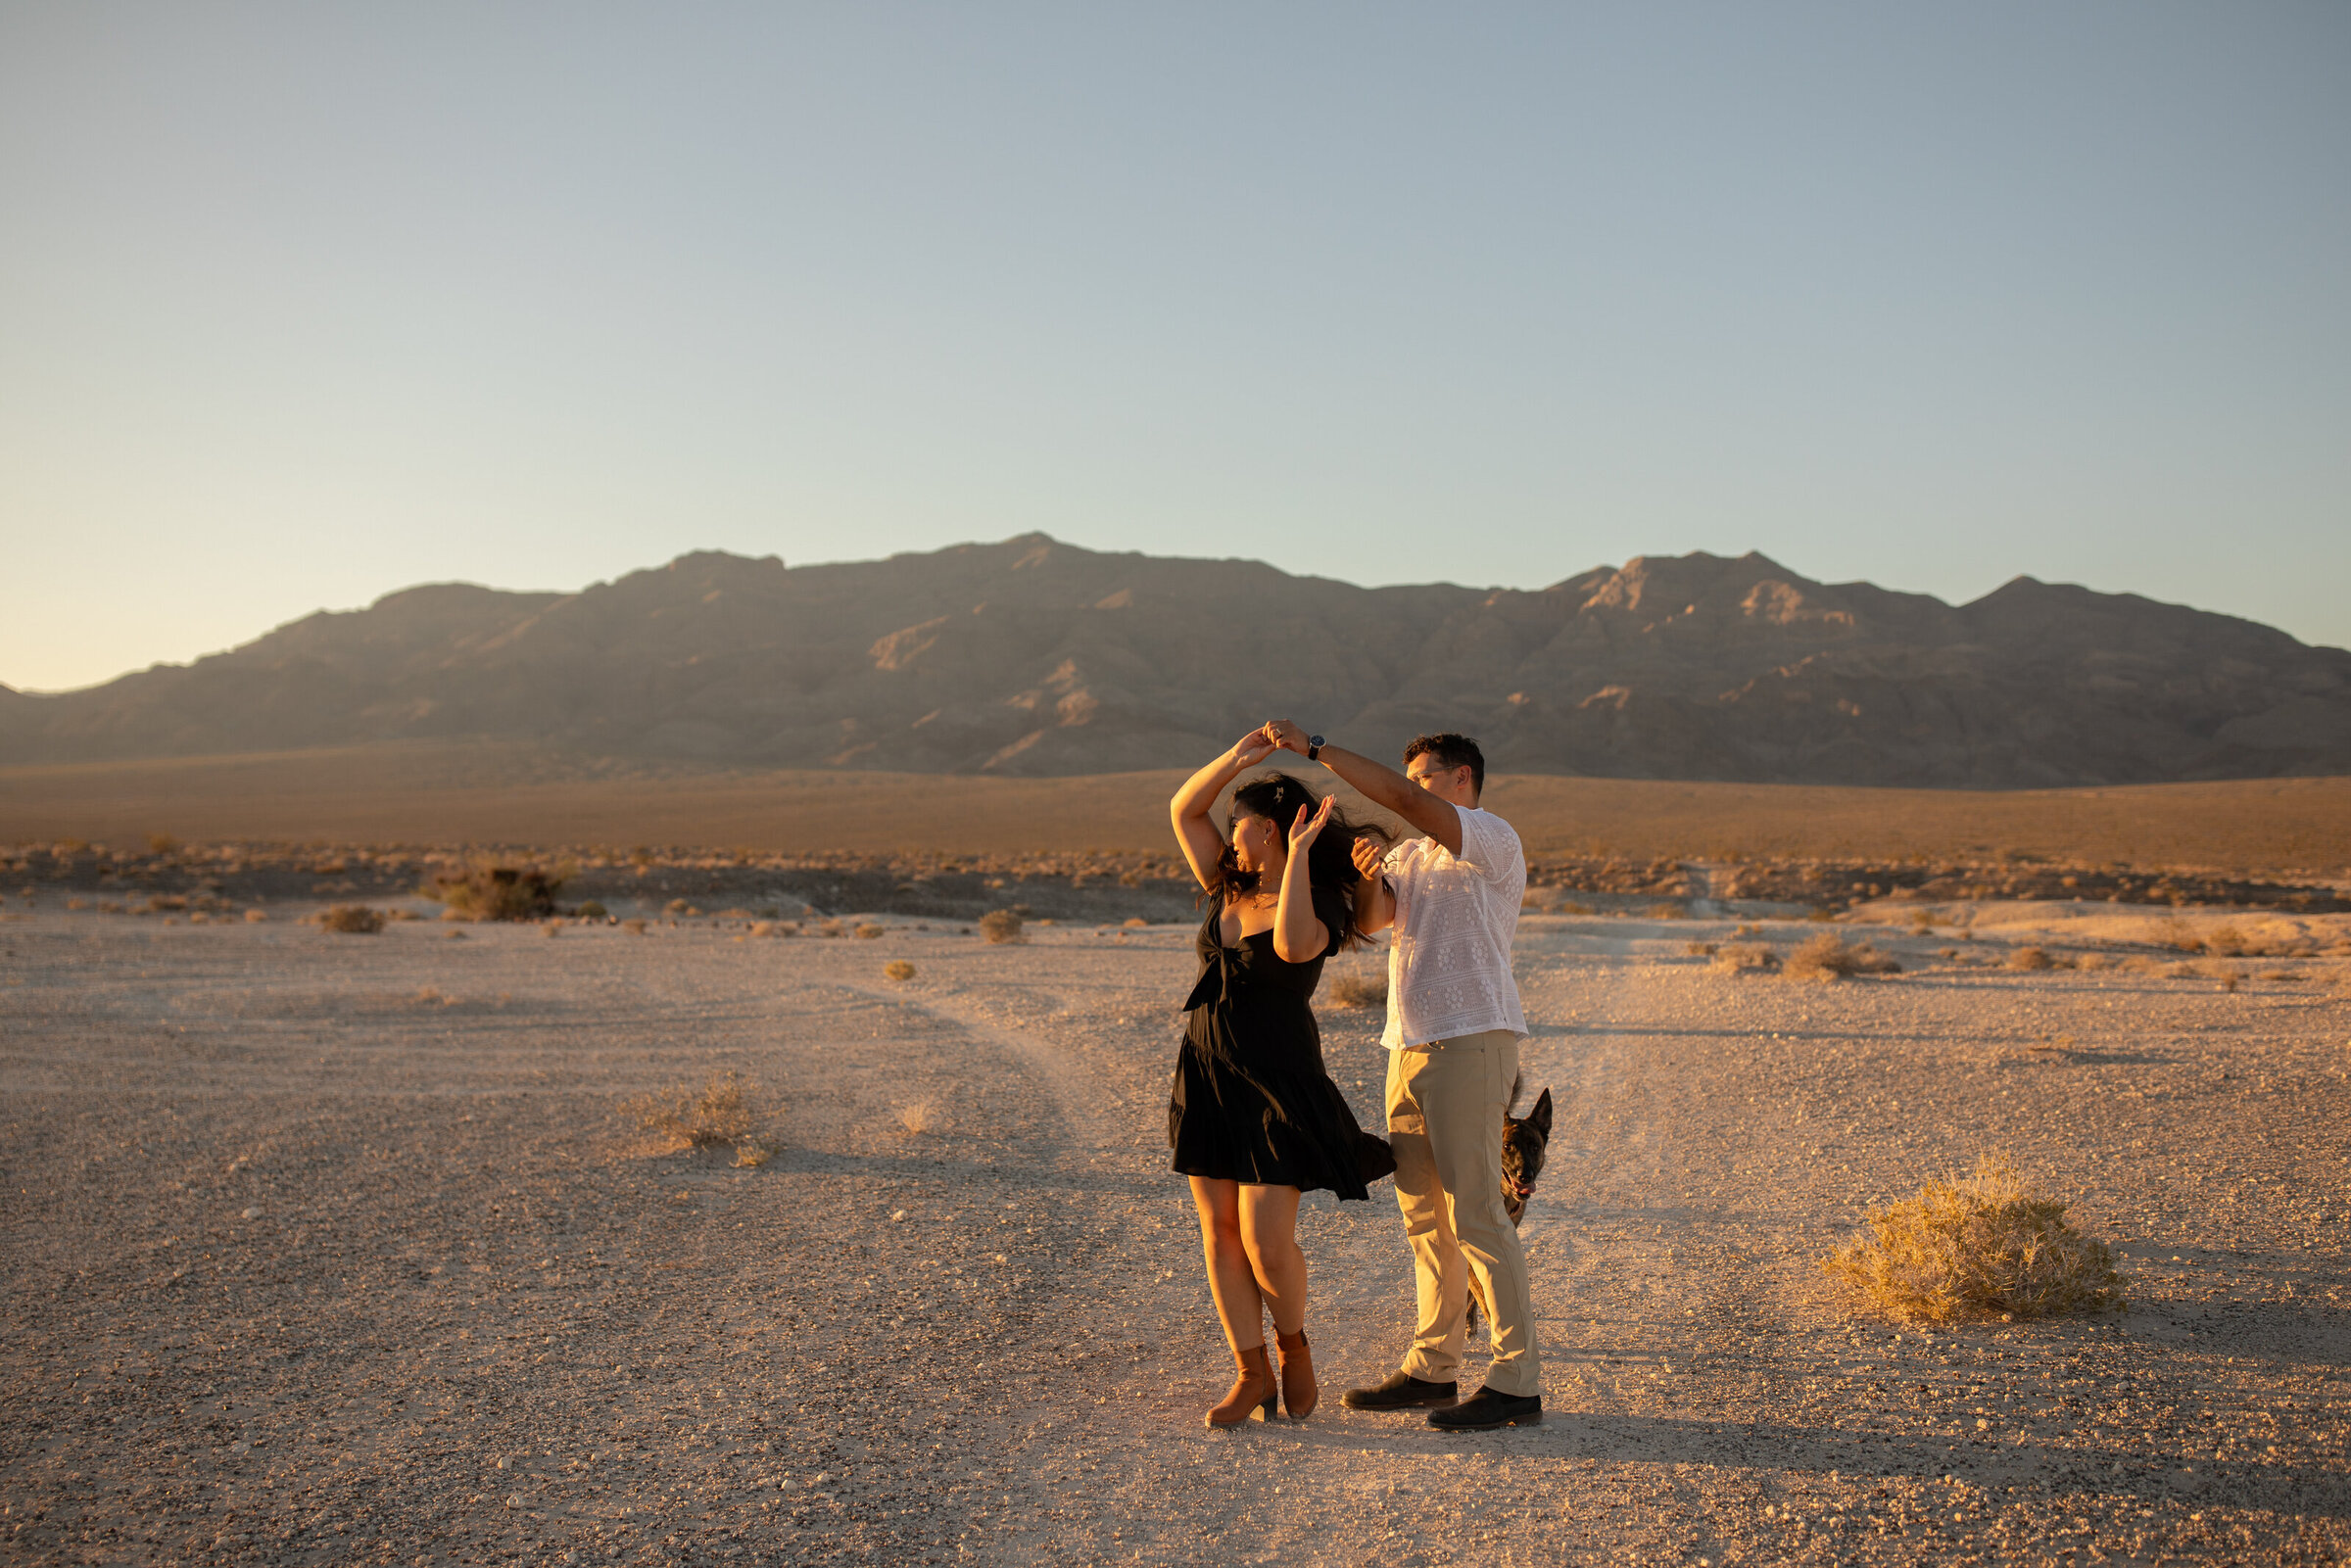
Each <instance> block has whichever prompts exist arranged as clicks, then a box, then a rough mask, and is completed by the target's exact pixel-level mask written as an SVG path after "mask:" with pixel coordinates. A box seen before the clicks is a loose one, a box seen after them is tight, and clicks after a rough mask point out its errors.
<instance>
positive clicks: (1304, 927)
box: [1273, 795, 1338, 964]
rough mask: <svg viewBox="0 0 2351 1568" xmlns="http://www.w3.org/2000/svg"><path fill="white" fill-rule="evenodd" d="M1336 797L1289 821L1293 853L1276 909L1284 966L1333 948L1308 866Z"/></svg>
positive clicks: (1276, 949) (1277, 948)
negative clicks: (1318, 912)
mask: <svg viewBox="0 0 2351 1568" xmlns="http://www.w3.org/2000/svg"><path fill="white" fill-rule="evenodd" d="M1337 803H1338V797H1337V796H1336V795H1324V796H1323V797H1322V804H1321V805H1319V806H1318V807H1316V808H1315V809H1314V810H1313V811H1312V812H1311V813H1310V812H1309V811H1308V810H1307V809H1306V808H1305V807H1304V806H1300V807H1299V808H1298V815H1297V816H1295V817H1293V818H1291V819H1290V853H1289V858H1288V859H1287V860H1285V861H1284V862H1282V867H1281V901H1280V902H1279V903H1278V904H1276V905H1275V906H1274V909H1273V955H1274V957H1276V958H1278V959H1280V960H1281V961H1282V962H1283V963H1284V964H1304V963H1305V962H1307V961H1308V960H1309V959H1313V958H1319V957H1320V956H1321V954H1322V953H1323V951H1324V950H1325V949H1326V948H1328V947H1329V946H1330V939H1331V930H1330V927H1327V926H1325V925H1323V924H1322V918H1321V917H1320V916H1319V915H1317V914H1316V913H1315V883H1314V878H1313V875H1312V868H1310V867H1309V865H1308V864H1307V863H1308V861H1309V860H1310V859H1312V858H1313V857H1312V856H1311V855H1310V854H1309V851H1311V850H1312V849H1313V848H1314V847H1315V840H1316V839H1317V838H1319V837H1320V836H1321V835H1322V830H1323V829H1324V828H1325V827H1326V826H1328V825H1329V822H1330V810H1331V807H1332V806H1334V805H1336V804H1337Z"/></svg>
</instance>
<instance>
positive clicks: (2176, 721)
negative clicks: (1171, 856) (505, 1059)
mask: <svg viewBox="0 0 2351 1568" xmlns="http://www.w3.org/2000/svg"><path fill="white" fill-rule="evenodd" d="M1275 713H1281V714H1287V715H1290V716H1294V717H1296V718H1298V719H1300V720H1301V721H1302V722H1305V723H1308V724H1310V725H1312V726H1314V727H1316V728H1319V729H1320V730H1322V731H1323V732H1324V733H1326V734H1328V735H1330V736H1333V737H1334V738H1344V739H1345V740H1346V741H1347V742H1348V743H1350V744H1352V745H1354V746H1356V747H1357V748H1358V749H1362V750H1365V751H1368V752H1373V753H1376V754H1390V753H1393V752H1394V751H1395V750H1396V749H1397V748H1398V747H1399V746H1400V745H1401V743H1402V742H1403V740H1404V739H1405V738H1406V737H1407V736H1411V735H1412V734H1414V733H1415V732H1417V731H1422V730H1430V729H1459V730H1463V731H1466V732H1468V733H1470V734H1472V735H1475V736H1478V737H1479V738H1480V740H1481V741H1482V742H1483V743H1484V744H1485V746H1486V748H1487V753H1488V756H1489V758H1490V759H1491V761H1492V762H1493V764H1494V766H1495V767H1496V768H1498V769H1510V770H1515V771H1521V772H1533V773H1581V774H1592V775H1601V776H1611V777H1631V778H1680V779H1717V780H1731V781H1744V782H1757V783H1806V784H1905V785H1930V786H1946V787H1948V786H1964V787H1979V788H2004V787H2021V786H2054V785H2070V784H2126V783H2155V782H2162V781H2167V780H2185V779H2214V778H2231V777H2268V776H2278V775H2286V774H2313V773H2347V772H2351V652H2346V651H2344V650H2342V649H2338V648H2319V647H2310V646H2306V645H2304V644H2303V643H2301V642H2298V641H2295V640H2294V639H2292V638H2290V637H2288V636H2286V635H2285V634H2284V633H2282V632H2279V631H2277V630H2275V629H2273V628H2269V627H2265V626H2261V625H2258V624H2256V623H2253V622H2249V621H2244V620H2239V619H2235V618H2233V617H2230V616H2225V615H2218V614H2213V613H2210V612H2206V611H2200V610H2194V609H2189V608H2185V607H2183V606H2179V605H2171V604H2162V603H2157V602H2155V601H2152V600H2148V599H2144V598H2140V597H2137V596H2135V595H2132V594H2099V593H2094V592H2092V591H2090V590H2087V589H2084V588H2077V587H2070V586H2064V585H2052V584H2044V583H2040V582H2037V581H2035V580H2033V579H2031V578H2018V579H2015V580H2014V581H2012V582H2010V583H2008V584H2007V585H2006V586H2004V587H2002V588H2000V589H1999V590H1997V591H1996V592H1994V593H1992V594H1987V595H1986V596H1984V597H1983V598H1980V599H1977V600H1975V601H1974V602H1972V603H1969V604H1964V605H1951V604H1946V603H1944V602H1943V601H1942V600H1940V599H1937V598H1934V597H1932V596H1930V595H1926V594H1897V593H1891V592H1889V591H1887V590H1884V589H1880V588H1877V587H1874V586H1872V585H1870V584H1867V583H1844V584H1835V585H1829V584H1822V583H1817V582H1813V581H1811V580H1809V579H1807V578H1804V577H1801V576H1799V575H1798V574H1796V573H1794V572H1791V571H1788V570H1787V569H1785V568H1783V567H1781V566H1779V565H1778V564H1777V563H1775V562H1773V561H1771V560H1770V559H1768V558H1766V557H1764V556H1762V555H1758V554H1752V553H1751V554H1748V555H1743V556H1740V557H1737V558H1736V559H1729V558H1724V557H1720V556H1714V555H1707V554H1691V555H1684V556H1678V557H1662V558H1646V557H1644V558H1636V559H1634V560H1632V561H1629V562H1627V563H1626V564H1625V565H1623V566H1621V567H1602V568H1598V569H1595V570H1593V571H1590V572H1586V573H1584V574H1582V575H1580V576H1577V577H1574V578H1570V579H1568V580H1567V581H1565V582H1561V583H1558V584H1555V585H1553V586H1552V587H1550V588H1546V589H1541V590H1533V591H1520V590H1483V589H1470V588H1463V587H1458V586H1455V585H1451V584H1429V585H1415V586H1405V587H1390V588H1376V589H1366V588H1359V587H1356V586H1354V585H1352V584H1347V583H1341V582H1335V581H1332V580H1329V579H1325V578H1316V577H1299V576H1292V575H1290V574H1288V573H1284V572H1281V571H1278V570H1276V569H1274V568H1272V567H1271V566H1267V565H1265V564H1263V563H1260V562H1254V561H1237V560H1195V559H1180V558H1166V557H1158V556H1148V555H1142V554H1114V553H1106V552H1100V551H1094V550H1087V549H1082V548H1080V547H1077V546H1070V545H1065V544H1061V543H1059V542H1057V541H1054V540H1051V539H1049V538H1046V537H1045V536H1043V535H1024V536H1021V537H1019V538H1016V539H1011V540H1007V541H1004V542H1002V543H1000V544H993V545H967V546H956V547H954V548H950V549H944V550H938V551H934V552H928V553H921V554H905V555H897V556H892V557H889V558H888V559H886V560H876V561H858V562H847V563H839V564H828V565H818V566H803V567H796V568H793V567H787V566H786V565H785V564H784V563H783V562H782V561H780V560H778V559H776V558H775V557H773V556H769V557H764V558H760V559H750V558H746V557H744V556H738V555H730V554H725V553H720V552H709V551H705V552H696V553H693V554H688V555H683V556H680V557H679V558H678V559H676V560H674V561H672V562H670V563H669V564H668V565H667V566H665V567H660V568H655V569H651V570H648V571H642V572H636V573H632V574H630V575H629V576H627V577H624V578H621V579H620V580H618V581H616V582H613V583H609V584H598V585H596V586H594V587H591V588H589V589H586V590H584V591H582V592H580V593H576V594H523V593H505V592H501V591H496V590H491V589H485V588H478V587H474V586H471V585H464V584H437V585H432V586H428V587H421V588H413V589H408V590H405V591H403V592H400V593H396V594H388V595H386V596H385V597H383V598H381V599H378V600H377V601H376V602H375V603H374V604H372V605H370V606H368V607H367V608H366V609H363V610H356V611H349V612H331V613H330V612H323V611H322V612H320V613H318V614H315V615H312V616H309V617H306V618H304V619H302V620H300V621H296V622H293V623H291V624H289V625H287V626H284V627H280V628H278V629H277V630H276V631H273V632H271V633H269V634H267V635H266V636H264V637H262V638H259V639H257V640H256V641H252V642H249V643H247V644H245V645H243V646H241V647H238V648H235V649H233V650H231V651H229V652H226V653H221V654H216V655H213V656H210V657H207V658H204V659H200V660H197V661H196V662H195V663H193V664H190V665H186V666H158V667H156V668H154V669H150V670H146V671H142V672H139V673H137V674H133V675H127V676H124V677H122V678H120V680H117V681H113V682H109V683H107V684H106V685H104V686H99V687H94V688H90V689H85V690H81V691H72V692H65V693H58V694H32V693H24V692H16V691H10V690H8V689H6V688H0V756H4V757H5V759H6V760H8V761H11V762H39V761H70V760H88V759H100V758H129V757H146V756H168V755H198V754H219V753H230V752H251V751H273V750H299V749H303V748H307V747H312V746H323V745H348V744H352V743H355V742H364V741H368V740H377V739H397V738H412V737H424V736H432V737H448V736H498V737H501V738H506V739H531V740H535V741H539V742H543V743H545V744H548V745H550V746H553V747H557V748H561V749H564V750H568V751H576V752H582V753H588V754H595V755H608V756H619V757H639V758H655V757H658V758H670V759H681V760H683V759H692V760H695V761H697V762H700V763H705V764H710V765H719V766H728V765H744V766H750V765H757V766H769V767H772V766H787V767H838V768H856V769H886V770H903V771H912V772H994V773H1011V774H1028V775H1065V774H1078V773H1093V772H1108V771H1118V770H1127V769H1141V768H1158V767H1174V766H1184V765H1189V764H1191V763H1194V762H1197V761H1198V760H1200V759H1201V758H1203V757H1205V756H1207V755H1209V754H1211V753H1212V752H1213V751H1214V750H1215V749H1216V748H1217V747H1219V746H1222V745H1223V744H1225V743H1227V742H1229V741H1230V739H1231V738H1232V736H1235V735H1237V734H1238V733H1240V732H1241V731H1242V730H1243V729H1245V728H1246V727H1247V726H1248V725H1250V724H1252V723H1254V722H1256V721H1258V720H1260V719H1262V718H1265V717H1267V716H1269V715H1271V714H1275Z"/></svg>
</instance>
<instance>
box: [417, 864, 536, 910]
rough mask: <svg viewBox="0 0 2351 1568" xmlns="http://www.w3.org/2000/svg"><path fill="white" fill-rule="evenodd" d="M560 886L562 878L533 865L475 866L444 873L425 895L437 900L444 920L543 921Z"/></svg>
mask: <svg viewBox="0 0 2351 1568" xmlns="http://www.w3.org/2000/svg"><path fill="white" fill-rule="evenodd" d="M562 885H563V879H562V878H561V877H559V876H556V875H554V874H552V873H551V872H547V871H542V870H540V869H538V868H536V867H530V866H476V867H473V868H472V869H471V870H468V871H463V872H443V873H442V874H441V875H439V876H438V877H435V878H434V879H433V885H432V886H430V887H428V888H426V889H425V896H426V897H427V898H433V899H438V900H439V901H440V903H441V905H442V918H443V919H444V920H447V919H450V918H452V917H454V918H456V919H457V920H545V919H546V918H547V917H548V916H550V915H552V914H553V913H554V912H555V892H556V890H557V889H558V888H560V887H561V886H562Z"/></svg>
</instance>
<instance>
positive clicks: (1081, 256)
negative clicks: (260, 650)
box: [0, 0, 2351, 689]
mask: <svg viewBox="0 0 2351 1568" xmlns="http://www.w3.org/2000/svg"><path fill="white" fill-rule="evenodd" d="M1030 529H1042V530H1044V531H1046V532H1048V533H1051V534H1053V535H1055V536H1057V537H1059V538H1062V539H1065V540H1069V541H1071V542H1073V543H1076V544H1081V545H1085V546H1093V547H1097V548H1105V549H1142V550H1149V551H1153V552H1155V553H1165V554H1189V555H1246V556H1256V557H1260V558H1263V559H1267V560H1271V561H1272V562H1274V563H1275V564H1277V565H1280V566H1283V567H1285V568H1288V569H1291V570H1300V571H1316V572H1320V573H1323V574H1326V575H1330V576H1336V577H1343V578H1348V579H1351V580H1354V581H1358V582H1372V583H1378V582H1417V581H1429V580H1436V579H1448V580H1452V581H1455V582H1463V583H1472V584H1509V585H1514V586H1519V587H1540V586H1542V585H1544V584H1547V583H1551V582H1555V581H1557V580H1559V579H1560V578H1562V577H1565V576H1568V575H1570V574H1571V573H1574V572H1577V571H1580V570H1583V569H1585V568H1587V567H1591V566H1594V565H1599V564H1603V563H1608V562H1616V561H1621V560H1623V559H1625V558H1626V557H1629V556H1632V555H1637V554H1669V553H1678V552H1680V551H1684V550H1690V549H1710V550H1715V551H1718V552H1727V553H1736V552H1738V551H1741V550H1745V549H1749V548H1756V549H1761V550H1763V551H1765V552H1766V553H1768V554H1771V555H1773V556H1775V557H1777V558H1778V559H1780V560H1781V561H1783V562H1784V563H1785V564H1787V565H1789V566H1790V567H1792V568H1795V569H1797V570H1799V571H1801V572H1803V573H1806V574H1807V575H1811V576H1814V577H1820V578H1825V579H1829V580H1832V581H1841V580H1846V579H1851V578H1868V579H1871V580H1873V581H1876V582H1879V583H1882V584H1885V585H1887V586H1889V587H1894V588H1901V589H1910V590H1923V591H1927V592H1931V593H1935V594H1941V595H1943V596H1944V597H1946V598H1952V599H1966V598H1971V597H1974V596H1975V595H1977V594H1982V593H1985V592H1987V591H1988V590H1990V589H1991V588H1994V587H1996V586H1997V585H1998V584H1999V583H2001V582H2003V581H2005V580H2006V579H2007V578H2009V577H2011V576H2013V575H2016V574H2018V573H2030V574H2032V575H2034V576H2038V577H2041V578H2045V579H2051V580H2063V581H2071V582H2080V583H2085V584H2087V585H2089V586H2091V587H2094V588H2099V589H2107V590H2118V591H2120V590H2128V591H2132V592H2136V593H2142V594H2151V595H2153V596H2156V597H2159V598H2165V599H2173V600H2180V601H2184V602H2187V603H2192V604H2196V605H2200V606H2203V607H2206V608H2212V609H2221V610H2227V611H2230V612H2231V613H2234V614H2239V615H2246V616H2251V617H2254V618H2256V619H2260V620H2265V621H2269V622H2272V623H2273V624H2276V625H2279V626H2282V627H2284V628H2285V629H2286V630H2288V631H2290V632H2292V633H2294V634H2295V635H2296V636H2299V637H2301V638H2303V639H2304V640H2305V641H2319V642H2328V643H2333V644H2336V645H2344V644H2351V6H2344V5H2340V4H2331V3H2321V0H2312V3H2305V4H2275V5H2273V4H2242V5H2211V4H2203V3H2198V4H2193V5H2176V4H2161V3H2146V0H2129V3H2119V4H2100V3H2087V0H2086V3H2078V4H2066V5H2049V4H2046V3H2045V0H2034V3H2030V4H2015V5H2001V4H1967V5H1945V6H1938V7H1929V6H1907V5H1906V6H1882V5H1867V4H1850V5H1839V6H1805V5H1796V4H1772V5H1765V6H1728V5H1718V4H1709V5H1677V4H1671V3H1646V0H1645V3H1640V4H1632V3H1627V4H1623V5H1617V6H1612V7H1608V8H1606V9H1596V8H1580V7H1571V6H1561V5H1548V4H1547V5H1542V6H1533V5H1526V6H1511V5H1492V6H1479V7H1441V6H1431V5H1425V4H1413V5H1401V6H1382V5H1377V4H1356V3H1350V4H1346V5H1332V6H1327V7H1318V6H1312V5H1305V4H1297V5H1279V6H1264V5H1257V4H1252V5H1247V6H1230V7H1222V6H1215V5H1204V4H1195V3H1189V0H1187V3H1185V4H1181V5H1162V6H1139V5H1118V6H1102V5H1087V4H1078V3H1074V0H1073V3H1070V4H1066V5H1055V6H1032V5H1021V4H1011V3H1005V4H993V3H991V4H984V5H947V4H924V5H911V4H874V5H849V4H827V5H808V6H791V5H781V4H768V3H762V4H755V5H743V6H714V5H661V6H653V5H646V6H642V7H614V6H597V5H591V4H576V3H563V4H553V3H550V4H521V3H512V4H490V5H484V4H481V3H478V0H465V3H462V4H446V5H437V4H430V3H412V0H403V3H401V4H396V5H360V4H342V5H319V4H307V3H306V4H284V5H239V4H233V3H209V4H205V5H201V6H187V5H175V4H168V3H161V0H159V3H155V4H147V5H115V4H107V3H103V0H63V3H57V4H27V3H23V0H0V681H4V682H7V683H8V684H11V685H15V686H18V687H21V688H33V689H59V688H65V687H71V686H76V685H82V684H87V683H90V682H94V681H99V680H103V679H106V678H108V677H111V676H113V675H115V674H117V673H119V672H120V671H123V670H125V669H131V668H136V667H140V666H143V665H145V664H148V663H150V662H153V661H156V660H163V659H170V660H184V659H187V658H190V657H193V656H195V655H196V654H199V653H202V652H205V651H208V650H211V649H215V648H219V647H223V646H227V645H230V644H232V643H235V642H239V641H246V640H248V639H250V638H251V637H253V636H256V635H258V634H259V633H261V632H263V631H264V630H266V629H267V628H268V627H270V626H272V625H274V624H277V623H279V622H282V621H286V620H289V619H292V618H294V617H296V616H298V615H302V614H305V613H307V612H309V611H311V610H312V609H315V608H318V607H320V606H331V607H346V606H351V605H357V604H362V603H365V602H367V601H368V600H370V599H372V598H374V597H375V596H377V595H378V594H382V593H385V592H388V591H390V590H392V589H395V588H399V587H404V586H406V585H408V584H411V583H416V582H423V581H437V580H448V579H466V580H471V581H476V582H485V583H491V584H495V585H498V586H502V587H509V588H557V589H561V588H576V587H579V586H581V585H583V584H585V583H588V582H591V581H594V580H597V579H600V578H608V577H611V576H615V575H617V574H619V573H621V572H625V571H628V570H630V569H633V568H636V567H640V566H648V565H655V564H658V563H659V562H661V561H663V560H666V559H668V558H669V557H670V556H672V555H675V554H677V553H679V552H681V551H683V550H687V549H691V548H696V547H705V546H712V547H721V548H726V549H733V550H739V551H743V552H745V553H750V554H767V553H771V552H773V553H777V554H781V555H783V556H784V557H785V558H786V559H787V560H789V561H793V562H803V561H815V560H839V559H848V558H858V557H867V556H874V555H882V554H888V553H890V552H892V551H896V550H905V549H923V548H930V547H934V546H939V545H945V544H950V543H953V542H956V541H959V540H970V539H999V538H1003V537H1005V536H1008V535H1011V534H1015V533H1020V532H1024V531H1027V530H1030Z"/></svg>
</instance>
